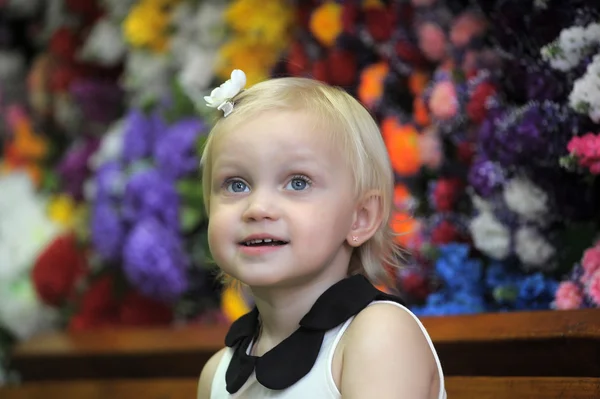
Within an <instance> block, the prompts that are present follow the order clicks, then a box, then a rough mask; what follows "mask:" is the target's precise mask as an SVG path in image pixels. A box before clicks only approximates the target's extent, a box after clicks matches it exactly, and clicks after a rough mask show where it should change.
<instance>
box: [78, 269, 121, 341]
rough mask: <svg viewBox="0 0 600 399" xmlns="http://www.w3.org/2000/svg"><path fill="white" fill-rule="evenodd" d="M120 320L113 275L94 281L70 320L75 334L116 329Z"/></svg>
mask: <svg viewBox="0 0 600 399" xmlns="http://www.w3.org/2000/svg"><path fill="white" fill-rule="evenodd" d="M118 318H119V302H118V300H117V297H116V295H115V281H114V277H113V276H112V275H111V274H103V275H101V276H100V277H98V278H95V279H93V280H92V281H91V282H90V283H89V285H88V286H87V289H85V291H84V292H83V294H82V295H81V297H80V298H79V300H78V301H77V308H76V310H75V314H74V315H73V316H72V317H71V318H70V319H69V325H68V327H67V328H68V330H69V331H73V332H79V331H88V330H96V329H99V328H106V327H114V326H115V325H117V322H118Z"/></svg>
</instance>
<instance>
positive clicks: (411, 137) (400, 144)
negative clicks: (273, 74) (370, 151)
mask: <svg viewBox="0 0 600 399" xmlns="http://www.w3.org/2000/svg"><path fill="white" fill-rule="evenodd" d="M381 134H382V136H383V141H384V142H385V145H386V147H387V150H388V153H389V155H390V160H391V163H392V168H393V169H394V171H395V172H396V173H398V174H400V175H403V176H411V175H414V174H416V173H417V172H418V171H419V169H420V168H421V154H420V150H419V140H418V139H419V133H418V132H417V130H416V129H415V127H414V126H413V125H410V124H406V125H401V124H400V123H399V122H398V120H397V119H396V118H395V117H387V118H385V119H384V121H383V122H382V124H381Z"/></svg>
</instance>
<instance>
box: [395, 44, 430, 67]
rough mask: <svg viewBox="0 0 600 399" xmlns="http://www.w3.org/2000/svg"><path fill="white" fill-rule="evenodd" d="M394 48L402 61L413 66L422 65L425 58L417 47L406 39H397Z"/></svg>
mask: <svg viewBox="0 0 600 399" xmlns="http://www.w3.org/2000/svg"><path fill="white" fill-rule="evenodd" d="M394 49H395V51H396V55H397V56H398V57H399V58H400V59H401V60H403V61H406V62H408V63H409V64H412V65H414V66H417V67H418V66H422V65H424V64H425V62H426V59H425V56H423V53H421V50H419V48H418V47H416V46H414V45H412V44H411V43H410V42H408V41H403V40H399V41H398V42H397V43H396V44H395V45H394Z"/></svg>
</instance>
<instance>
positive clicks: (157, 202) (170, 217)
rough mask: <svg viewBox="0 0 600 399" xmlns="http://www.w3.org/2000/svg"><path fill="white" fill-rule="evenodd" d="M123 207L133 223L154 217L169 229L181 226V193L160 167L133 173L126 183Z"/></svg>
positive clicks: (124, 213)
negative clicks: (178, 192)
mask: <svg viewBox="0 0 600 399" xmlns="http://www.w3.org/2000/svg"><path fill="white" fill-rule="evenodd" d="M122 211H123V217H124V219H125V220H126V221H127V222H129V223H135V222H137V221H139V220H142V219H146V218H148V217H154V218H157V219H158V220H159V221H161V222H162V223H164V224H165V226H167V227H168V228H169V229H171V230H173V231H178V230H179V195H178V194H177V190H176V188H175V185H174V184H173V182H172V181H171V180H170V179H168V178H166V177H165V176H164V175H162V174H160V173H159V172H158V171H157V170H156V169H146V170H141V171H138V172H134V173H133V174H132V175H131V177H130V179H129V181H128V182H127V184H126V186H125V196H124V198H123V208H122Z"/></svg>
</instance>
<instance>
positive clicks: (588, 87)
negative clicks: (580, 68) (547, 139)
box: [569, 54, 600, 123]
mask: <svg viewBox="0 0 600 399" xmlns="http://www.w3.org/2000/svg"><path fill="white" fill-rule="evenodd" d="M598 85H600V54H596V55H595V56H594V58H593V59H592V62H590V63H589V64H588V66H587V70H586V72H585V74H584V75H583V76H582V77H581V78H579V79H577V80H576V81H575V84H574V85H573V90H572V91H571V94H569V105H570V106H571V108H572V109H574V110H576V111H577V112H579V113H582V114H585V115H588V116H589V117H590V119H591V120H592V121H594V122H595V123H600V89H598Z"/></svg>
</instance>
